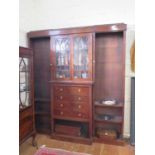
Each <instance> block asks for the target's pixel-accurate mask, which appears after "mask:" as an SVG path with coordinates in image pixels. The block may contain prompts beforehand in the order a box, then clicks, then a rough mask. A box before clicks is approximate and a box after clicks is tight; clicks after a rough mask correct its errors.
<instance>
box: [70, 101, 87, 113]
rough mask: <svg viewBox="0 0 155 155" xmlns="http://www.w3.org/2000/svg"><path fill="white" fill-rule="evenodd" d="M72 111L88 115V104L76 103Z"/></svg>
mask: <svg viewBox="0 0 155 155" xmlns="http://www.w3.org/2000/svg"><path fill="white" fill-rule="evenodd" d="M72 111H73V112H75V111H76V112H84V113H88V104H87V103H82V104H81V103H74V105H73V108H72Z"/></svg>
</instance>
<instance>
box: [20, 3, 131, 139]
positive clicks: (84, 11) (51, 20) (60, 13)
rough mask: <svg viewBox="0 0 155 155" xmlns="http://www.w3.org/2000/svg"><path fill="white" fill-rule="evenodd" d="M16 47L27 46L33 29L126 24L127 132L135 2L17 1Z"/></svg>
mask: <svg viewBox="0 0 155 155" xmlns="http://www.w3.org/2000/svg"><path fill="white" fill-rule="evenodd" d="M19 12H20V14H19V45H20V46H25V47H27V39H26V33H27V32H29V31H32V30H41V29H53V28H64V27H75V26H87V25H100V24H108V23H120V22H123V23H126V24H128V29H127V38H126V41H127V42H126V77H125V79H126V85H125V86H126V92H125V124H124V136H126V137H128V136H129V133H130V77H131V76H134V74H133V73H132V72H131V69H130V48H131V45H132V43H133V40H134V0H117V1H115V0H108V1H107V0H91V1H90V0H67V1H64V0H20V3H19Z"/></svg>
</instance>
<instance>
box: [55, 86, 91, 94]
mask: <svg viewBox="0 0 155 155" xmlns="http://www.w3.org/2000/svg"><path fill="white" fill-rule="evenodd" d="M54 93H55V94H57V95H61V94H62V95H65V94H69V95H80V96H89V88H88V87H80V86H62V85H57V86H54Z"/></svg>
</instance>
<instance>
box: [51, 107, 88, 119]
mask: <svg viewBox="0 0 155 155" xmlns="http://www.w3.org/2000/svg"><path fill="white" fill-rule="evenodd" d="M54 115H55V116H62V117H63V118H64V117H71V118H89V114H88V112H87V111H85V112H79V111H73V110H70V111H69V110H68V111H67V110H60V109H54Z"/></svg>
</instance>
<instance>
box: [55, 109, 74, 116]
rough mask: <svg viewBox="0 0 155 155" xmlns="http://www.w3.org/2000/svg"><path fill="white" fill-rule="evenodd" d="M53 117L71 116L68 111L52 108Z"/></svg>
mask: <svg viewBox="0 0 155 155" xmlns="http://www.w3.org/2000/svg"><path fill="white" fill-rule="evenodd" d="M54 115H56V116H62V117H71V116H72V114H71V112H70V111H68V110H64V109H55V108H54Z"/></svg>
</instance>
